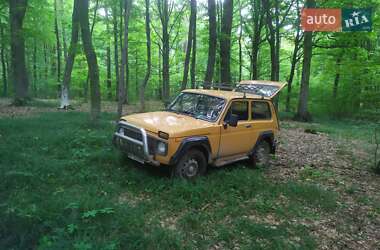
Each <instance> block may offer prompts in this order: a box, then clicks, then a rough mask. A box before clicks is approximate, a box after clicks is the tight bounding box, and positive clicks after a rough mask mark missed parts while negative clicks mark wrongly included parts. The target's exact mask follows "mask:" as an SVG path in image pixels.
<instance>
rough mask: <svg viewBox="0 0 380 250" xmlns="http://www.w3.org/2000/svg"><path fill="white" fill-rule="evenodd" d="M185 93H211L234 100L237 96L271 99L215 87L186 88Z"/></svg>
mask: <svg viewBox="0 0 380 250" xmlns="http://www.w3.org/2000/svg"><path fill="white" fill-rule="evenodd" d="M182 92H184V93H194V94H203V95H210V96H215V97H219V98H223V99H226V100H232V99H237V98H251V99H265V100H269V99H268V98H266V97H262V96H260V95H254V94H249V93H246V94H244V93H242V92H235V91H226V90H214V89H186V90H184V91H182Z"/></svg>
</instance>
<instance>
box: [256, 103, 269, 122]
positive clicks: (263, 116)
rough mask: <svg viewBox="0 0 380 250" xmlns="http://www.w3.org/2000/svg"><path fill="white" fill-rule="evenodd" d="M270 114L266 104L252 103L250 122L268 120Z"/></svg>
mask: <svg viewBox="0 0 380 250" xmlns="http://www.w3.org/2000/svg"><path fill="white" fill-rule="evenodd" d="M271 118H272V113H271V111H270V107H269V104H268V103H267V102H256V101H253V102H252V120H270V119H271Z"/></svg>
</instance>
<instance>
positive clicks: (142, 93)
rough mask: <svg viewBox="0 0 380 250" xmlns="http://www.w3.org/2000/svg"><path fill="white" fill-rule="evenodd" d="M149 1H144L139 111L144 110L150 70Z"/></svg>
mask: <svg viewBox="0 0 380 250" xmlns="http://www.w3.org/2000/svg"><path fill="white" fill-rule="evenodd" d="M149 9H150V0H145V34H146V64H147V68H146V73H145V77H144V81H143V82H142V84H141V88H140V111H141V112H142V111H144V110H145V89H146V86H147V85H148V81H149V78H150V74H151V70H152V56H151V38H150V12H149Z"/></svg>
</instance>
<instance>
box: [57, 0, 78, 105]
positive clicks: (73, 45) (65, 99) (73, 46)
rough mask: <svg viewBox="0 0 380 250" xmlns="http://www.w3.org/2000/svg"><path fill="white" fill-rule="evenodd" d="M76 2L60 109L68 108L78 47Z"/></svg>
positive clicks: (76, 2)
mask: <svg viewBox="0 0 380 250" xmlns="http://www.w3.org/2000/svg"><path fill="white" fill-rule="evenodd" d="M78 1H79V0H75V1H74V6H73V15H72V28H71V42H70V48H69V51H68V55H67V59H66V66H65V72H64V75H63V83H62V91H61V106H60V108H61V109H67V108H69V106H70V101H69V88H70V82H71V72H72V71H73V66H74V60H75V55H76V52H77V47H78V38H79V27H80V26H79V25H80V24H79V10H78V8H79V6H78Z"/></svg>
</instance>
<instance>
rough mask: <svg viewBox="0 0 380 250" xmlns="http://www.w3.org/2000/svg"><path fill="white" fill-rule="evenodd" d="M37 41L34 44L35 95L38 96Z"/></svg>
mask: <svg viewBox="0 0 380 250" xmlns="http://www.w3.org/2000/svg"><path fill="white" fill-rule="evenodd" d="M37 73H38V72H37V41H36V39H34V44H33V94H34V96H36V95H37Z"/></svg>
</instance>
